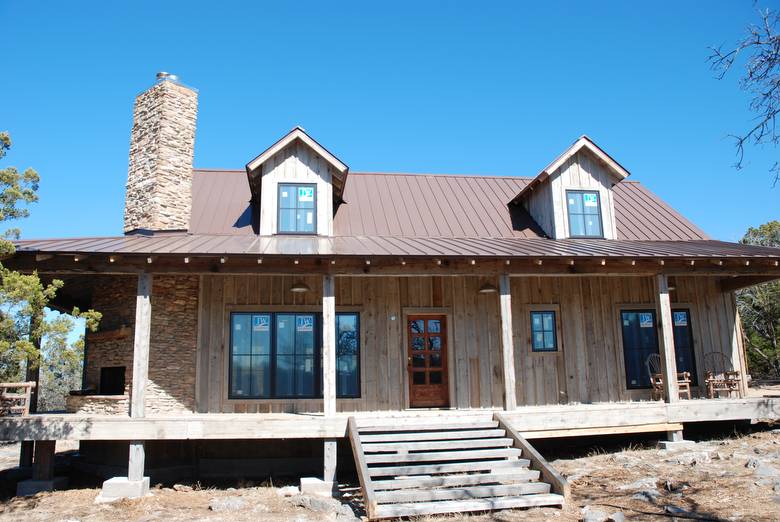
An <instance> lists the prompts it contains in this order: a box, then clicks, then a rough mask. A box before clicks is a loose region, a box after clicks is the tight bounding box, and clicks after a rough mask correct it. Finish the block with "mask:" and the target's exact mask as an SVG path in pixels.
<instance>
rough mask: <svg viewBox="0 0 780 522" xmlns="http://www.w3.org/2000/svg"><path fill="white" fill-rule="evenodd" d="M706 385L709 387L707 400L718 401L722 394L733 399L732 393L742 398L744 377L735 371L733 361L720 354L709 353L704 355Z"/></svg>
mask: <svg viewBox="0 0 780 522" xmlns="http://www.w3.org/2000/svg"><path fill="white" fill-rule="evenodd" d="M704 383H705V385H706V386H707V398H708V399H716V398H718V397H720V394H721V393H722V392H725V393H726V394H727V397H731V394H732V392H734V393H736V395H737V397H742V389H741V387H740V385H741V383H742V375H741V374H740V372H739V371H738V370H735V369H734V365H732V364H731V360H730V359H729V358H728V357H726V356H725V355H724V354H722V353H720V352H708V353H706V354H705V355H704Z"/></svg>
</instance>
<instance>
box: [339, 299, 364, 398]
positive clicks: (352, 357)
mask: <svg viewBox="0 0 780 522" xmlns="http://www.w3.org/2000/svg"><path fill="white" fill-rule="evenodd" d="M359 371H360V325H359V316H358V314H356V313H340V314H336V394H337V395H338V396H339V397H359V396H360V374H359Z"/></svg>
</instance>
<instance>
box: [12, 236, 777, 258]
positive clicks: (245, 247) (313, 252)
mask: <svg viewBox="0 0 780 522" xmlns="http://www.w3.org/2000/svg"><path fill="white" fill-rule="evenodd" d="M15 244H16V248H17V252H18V253H36V254H73V255H77V254H85V255H93V254H103V255H111V254H115V255H139V256H140V255H147V256H149V255H177V254H178V255H191V256H219V255H224V256H279V257H409V258H415V257H420V258H426V257H431V258H436V257H448V258H471V257H475V258H501V259H503V258H602V257H603V258H682V259H694V258H711V259H734V258H738V259H767V260H770V261H772V260H780V249H779V248H770V247H762V246H754V245H743V244H740V243H728V242H724V241H715V240H694V241H637V240H610V241H605V240H603V239H557V240H555V239H545V238H473V237H462V238H457V237H446V238H437V237H424V238H423V237H398V236H393V237H389V236H336V237H310V236H256V235H228V234H187V233H162V234H161V233H157V234H152V235H141V234H137V235H135V234H134V235H127V236H117V237H82V238H71V239H43V240H24V241H16V242H15Z"/></svg>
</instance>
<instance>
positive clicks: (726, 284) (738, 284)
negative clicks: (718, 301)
mask: <svg viewBox="0 0 780 522" xmlns="http://www.w3.org/2000/svg"><path fill="white" fill-rule="evenodd" d="M775 279H780V275H778V276H775V277H772V276H739V277H729V278H726V279H721V281H720V289H721V290H722V291H724V292H733V291H734V290H741V289H742V288H747V287H748V286H753V285H758V284H761V283H767V282H769V281H774V280H775Z"/></svg>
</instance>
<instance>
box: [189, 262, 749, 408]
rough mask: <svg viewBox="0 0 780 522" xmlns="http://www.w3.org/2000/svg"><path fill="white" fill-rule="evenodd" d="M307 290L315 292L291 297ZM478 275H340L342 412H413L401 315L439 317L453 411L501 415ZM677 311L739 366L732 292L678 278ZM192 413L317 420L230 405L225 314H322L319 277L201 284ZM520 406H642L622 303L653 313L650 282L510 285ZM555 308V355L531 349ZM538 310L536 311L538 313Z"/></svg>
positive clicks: (492, 333) (701, 339) (699, 346)
mask: <svg viewBox="0 0 780 522" xmlns="http://www.w3.org/2000/svg"><path fill="white" fill-rule="evenodd" d="M298 281H302V282H304V283H306V284H307V285H309V287H311V289H312V291H311V292H307V293H305V294H294V293H292V292H290V291H289V288H290V287H291V286H292V285H293V283H295V282H298ZM488 282H489V283H491V284H494V285H496V284H497V281H496V280H495V278H483V277H437V276H432V277H337V278H336V288H335V295H336V310H337V311H358V312H360V327H361V328H360V330H361V357H360V364H361V369H360V373H361V397H360V398H358V399H338V401H337V409H338V411H386V410H401V409H404V408H406V407H407V405H408V391H407V387H408V383H407V376H406V360H407V353H406V333H405V324H404V317H405V316H404V314H405V313H407V312H408V313H420V312H424V311H426V310H430V311H431V312H432V313H446V314H447V316H448V328H449V332H448V334H449V335H448V338H449V367H450V373H449V381H450V403H451V406H453V407H457V408H503V403H504V401H503V375H502V372H503V364H502V361H501V330H500V320H499V302H498V295H497V294H495V293H492V294H480V293H479V292H478V290H479V288H480V287H481V286H482V285H483V284H484V283H488ZM675 283H676V290H675V291H674V292H672V295H671V297H672V303H673V305H675V304H684V305H687V306H688V307H690V309H691V321H692V326H693V337H694V349H695V357H696V363H697V371H698V373H699V382H703V379H704V368H703V357H704V354H705V353H706V352H707V351H712V350H714V351H719V352H721V353H724V354H726V356H727V357H729V358H731V359H732V360H733V361H735V363H734V364H735V367H737V368H740V369H742V368H743V362H742V352H741V350H742V344H741V343H742V340H741V336H740V335H741V334H740V332H739V330H738V327H737V323H736V319H737V316H736V311H735V308H734V302H733V295H732V294H730V293H729V294H724V293H722V292H720V290H719V288H718V286H717V282H716V281H715V280H714V279H711V278H705V277H684V278H683V277H677V278H676V281H675ZM201 288H202V290H201V292H202V294H201V303H200V306H201V309H200V317H201V318H202V321H201V324H200V331H199V336H198V337H199V340H200V341H199V342H200V346H199V350H200V352H199V355H198V364H199V367H198V389H197V411H201V412H249V413H254V412H319V411H321V410H322V401H321V400H311V399H298V400H286V399H285V400H282V399H270V400H227V392H228V390H227V386H228V383H227V356H228V354H229V350H228V334H229V331H228V328H227V326H228V317H229V315H228V314H229V312H230V310H233V309H243V310H256V311H268V310H272V311H282V310H285V309H288V310H291V311H294V310H312V311H317V312H319V311H321V306H322V304H321V303H322V301H321V297H322V278H321V277H320V276H308V277H292V276H275V277H269V276H229V275H205V276H203V283H202V286H201ZM511 290H512V314H513V328H514V344H515V347H514V352H515V371H516V393H517V403H518V405H534V404H555V403H566V402H569V403H575V402H582V403H592V402H604V401H622V400H646V399H648V398H649V392H647V391H645V390H627V389H626V385H625V370H624V366H623V351H622V335H621V331H620V323H619V310H620V308H621V305H627V307H655V303H656V302H655V294H654V286H653V279H652V278H650V277H523V278H519V277H518V278H512V279H511ZM539 305H554V306H555V307H556V310H557V311H558V314H557V316H556V318H557V321H558V323H559V324H558V333H559V338H558V344H559V352H558V353H552V354H551V353H533V352H531V349H530V343H531V339H530V337H531V333H530V310H531V309H532V308H535V309H540V306H539ZM542 308H543V307H542Z"/></svg>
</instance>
